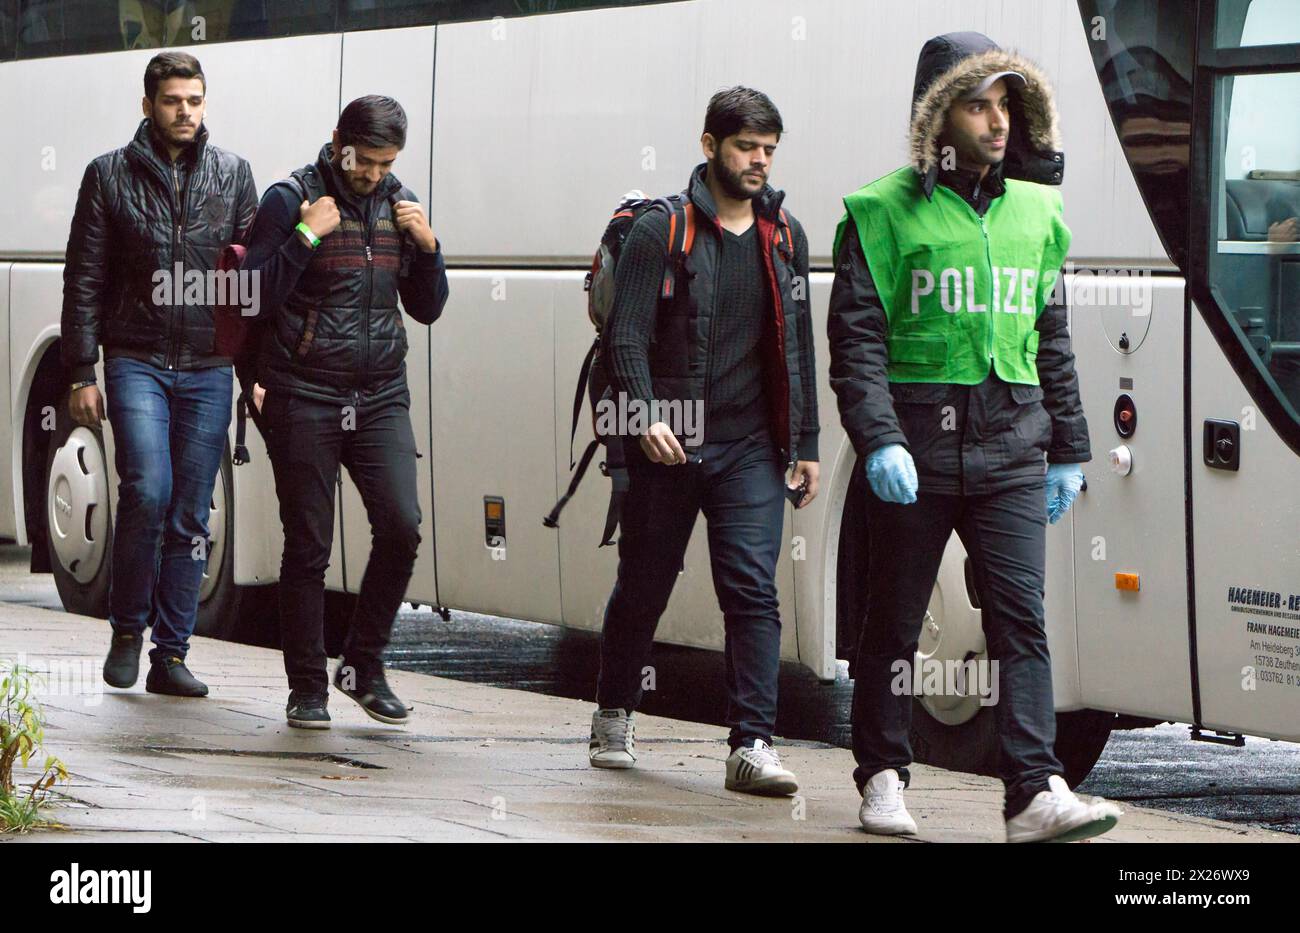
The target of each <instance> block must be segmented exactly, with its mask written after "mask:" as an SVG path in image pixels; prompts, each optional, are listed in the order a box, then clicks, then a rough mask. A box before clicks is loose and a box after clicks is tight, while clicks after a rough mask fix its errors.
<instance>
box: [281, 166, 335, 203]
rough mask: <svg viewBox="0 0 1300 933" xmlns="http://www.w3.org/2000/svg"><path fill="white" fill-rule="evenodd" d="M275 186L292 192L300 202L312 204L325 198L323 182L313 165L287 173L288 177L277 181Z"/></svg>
mask: <svg viewBox="0 0 1300 933" xmlns="http://www.w3.org/2000/svg"><path fill="white" fill-rule="evenodd" d="M276 184H277V185H284V186H285V187H287V188H290V189H292V190H293V192H294V194H296V195H297V196H298V198H299V199H300V200H303V201H307V202H308V203H310V204H314V203H315V202H317V201H319V200H320V199H321V198H323V197H325V194H326V191H325V180H324V179H323V178H321V177H320V172H318V171H317V170H316V166H314V165H304V166H303V167H302V168H296V169H294V170H293V171H292V172H290V173H289V177H288V178H286V179H284V180H282V181H277V182H276Z"/></svg>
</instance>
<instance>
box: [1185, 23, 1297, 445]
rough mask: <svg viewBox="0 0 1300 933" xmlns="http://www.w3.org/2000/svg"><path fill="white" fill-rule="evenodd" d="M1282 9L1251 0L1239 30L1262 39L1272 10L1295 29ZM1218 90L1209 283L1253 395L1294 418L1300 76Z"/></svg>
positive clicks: (1219, 82)
mask: <svg viewBox="0 0 1300 933" xmlns="http://www.w3.org/2000/svg"><path fill="white" fill-rule="evenodd" d="M1284 6H1286V4H1280V3H1273V2H1271V0H1256V2H1255V3H1254V4H1252V6H1251V9H1250V16H1249V17H1247V19H1246V21H1245V27H1246V28H1245V30H1244V31H1243V32H1242V35H1243V36H1251V35H1255V36H1259V35H1261V34H1262V33H1263V32H1264V29H1263V27H1262V26H1261V25H1259V24H1260V23H1261V22H1263V21H1262V20H1261V19H1259V18H1258V17H1257V14H1260V13H1263V12H1267V11H1269V10H1272V11H1275V12H1279V18H1278V22H1277V23H1276V26H1277V27H1278V29H1275V30H1274V31H1273V35H1274V36H1280V35H1281V33H1282V32H1286V31H1287V30H1288V29H1289V30H1290V31H1292V32H1294V30H1295V24H1294V23H1292V21H1291V19H1292V18H1291V17H1289V16H1281V15H1280V10H1281V8H1282V7H1284ZM1292 12H1294V7H1292ZM1222 19H1223V17H1222V14H1220V16H1219V17H1218V20H1219V22H1220V23H1222ZM1252 26H1254V27H1255V29H1254V31H1253V32H1252V29H1251V27H1252ZM1279 30H1281V32H1279ZM1216 38H1217V39H1221V38H1222V36H1221V34H1216ZM1214 88H1215V99H1214V107H1213V111H1212V112H1213V114H1214V118H1213V121H1212V127H1213V129H1212V130H1211V138H1210V151H1211V158H1212V166H1213V169H1212V178H1211V185H1210V189H1209V190H1210V192H1211V195H1212V202H1211V210H1212V212H1213V213H1212V214H1211V216H1210V223H1209V226H1208V231H1209V233H1210V238H1211V243H1210V249H1209V251H1208V260H1209V261H1208V268H1207V271H1208V285H1209V287H1210V291H1211V294H1213V295H1214V297H1215V299H1216V302H1215V303H1216V304H1217V305H1218V306H1219V311H1220V312H1221V313H1223V314H1224V315H1225V316H1226V317H1227V318H1228V322H1229V324H1230V328H1231V330H1232V332H1233V334H1235V335H1236V337H1237V340H1238V341H1239V342H1240V344H1241V346H1242V349H1243V350H1244V352H1245V355H1246V359H1247V360H1248V361H1249V363H1250V364H1251V366H1252V367H1253V368H1254V369H1255V371H1256V372H1257V373H1258V375H1259V376H1260V379H1259V380H1258V382H1257V383H1256V391H1266V392H1270V393H1272V394H1273V395H1274V396H1275V397H1276V399H1277V401H1278V402H1280V403H1281V407H1282V410H1283V411H1284V412H1286V413H1287V414H1288V415H1290V417H1291V419H1292V420H1293V421H1296V422H1298V423H1300V415H1297V412H1300V121H1298V120H1297V119H1296V114H1297V111H1298V110H1300V72H1298V71H1275V72H1272V73H1266V74H1238V75H1221V76H1219V77H1218V78H1217V79H1216V80H1215V82H1214Z"/></svg>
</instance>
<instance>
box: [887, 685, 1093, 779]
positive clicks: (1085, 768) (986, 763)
mask: <svg viewBox="0 0 1300 933" xmlns="http://www.w3.org/2000/svg"><path fill="white" fill-rule="evenodd" d="M1114 722H1115V714H1114V713H1102V712H1098V711H1097V710H1091V709H1084V710H1076V711H1073V712H1069V713H1057V714H1056V746H1055V751H1056V757H1057V760H1059V761H1060V762H1061V767H1062V769H1063V772H1064V773H1063V775H1062V776H1063V777H1064V778H1065V781H1066V783H1067V784H1069V785H1070V787H1072V788H1074V787H1078V786H1079V785H1080V784H1082V783H1083V781H1084V779H1085V778H1087V777H1088V774H1089V772H1091V771H1092V769H1093V766H1094V765H1096V764H1097V761H1098V759H1100V758H1101V753H1102V751H1103V750H1104V749H1105V748H1106V740H1107V739H1109V738H1110V733H1111V728H1112V726H1113V725H1114ZM909 738H910V741H911V743H912V755H913V757H914V758H915V759H916V760H917V761H919V762H922V763H924V764H927V765H933V766H934V767H938V768H943V769H945V770H948V771H965V772H967V773H969V774H983V775H986V776H988V777H997V776H998V731H997V713H996V711H995V710H994V709H993V707H986V708H984V709H981V710H980V711H979V713H978V714H977V715H976V716H975V718H974V719H971V720H970V721H969V722H965V723H963V724H961V725H960V726H945V725H944V724H943V723H941V722H939V721H938V720H937V719H935V718H934V717H933V716H931V715H930V714H929V713H928V712H926V710H925V707H924V706H922V705H921V704H920V703H919V702H916V701H913V703H912V728H911V732H910V733H909Z"/></svg>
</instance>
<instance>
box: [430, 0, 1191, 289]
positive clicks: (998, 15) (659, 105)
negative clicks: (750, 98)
mask: <svg viewBox="0 0 1300 933" xmlns="http://www.w3.org/2000/svg"><path fill="white" fill-rule="evenodd" d="M956 29H978V30H983V31H985V32H986V33H988V34H989V35H991V36H993V37H994V38H996V39H997V40H998V41H999V42H1001V43H1002V44H1003V45H1005V46H1006V47H1009V48H1017V49H1021V50H1024V51H1025V53H1026V54H1027V55H1029V57H1031V58H1032V59H1033V60H1035V61H1036V62H1038V63H1039V64H1040V66H1041V67H1042V68H1043V69H1044V71H1045V72H1046V74H1047V75H1048V76H1049V78H1051V79H1052V80H1053V81H1054V82H1056V91H1057V100H1058V109H1059V110H1060V113H1061V126H1062V132H1063V135H1064V146H1065V151H1066V153H1067V158H1066V171H1065V181H1064V185H1063V187H1062V194H1063V196H1064V200H1065V216H1066V220H1067V222H1068V223H1069V224H1070V227H1071V229H1072V230H1073V231H1074V245H1073V247H1072V250H1071V253H1072V255H1073V256H1074V257H1076V259H1077V258H1079V257H1089V258H1099V257H1100V258H1105V259H1108V260H1109V259H1111V258H1116V257H1118V258H1120V259H1122V260H1124V261H1125V262H1130V263H1136V264H1140V265H1150V264H1152V263H1155V264H1157V265H1160V266H1165V267H1168V266H1169V261H1168V259H1167V258H1166V256H1165V254H1164V251H1163V249H1162V248H1161V247H1160V243H1159V240H1158V238H1157V237H1156V235H1155V231H1154V228H1153V227H1152V225H1151V221H1150V219H1149V218H1148V216H1147V213H1146V210H1145V208H1144V207H1143V204H1142V200H1141V198H1140V197H1139V196H1138V193H1137V189H1136V186H1135V184H1134V182H1133V179H1132V177H1131V175H1130V173H1129V172H1128V171H1126V170H1125V168H1124V165H1123V157H1122V154H1121V153H1120V149H1119V144H1118V142H1117V141H1116V140H1115V134H1114V130H1113V129H1112V128H1111V126H1110V122H1109V116H1108V114H1107V112H1106V107H1105V103H1104V101H1103V99H1102V95H1101V93H1100V91H1099V89H1098V86H1097V79H1096V75H1095V74H1094V72H1093V69H1092V64H1091V60H1090V58H1089V56H1088V50H1087V42H1088V38H1087V36H1086V35H1085V34H1084V32H1083V31H1082V30H1081V29H1080V28H1079V22H1078V11H1077V9H1076V8H1075V6H1074V4H1073V3H1067V2H1062V3H1060V4H1044V3H1036V2H1014V3H998V4H993V3H987V4H955V3H935V4H927V5H925V6H924V7H917V8H916V9H914V10H911V11H910V12H909V15H908V16H907V17H900V16H899V15H898V11H897V7H896V5H895V4H893V3H890V2H886V0H855V2H853V3H834V4H830V3H828V4H821V5H818V6H816V7H813V8H810V9H809V10H807V11H805V10H802V9H798V8H795V7H791V5H790V4H789V3H786V2H783V0H707V2H695V3H681V4H666V5H662V6H657V5H656V6H645V7H631V8H623V9H607V10H595V11H589V12H580V13H567V14H556V15H550V16H538V17H531V18H525V19H519V20H506V21H504V22H501V23H487V22H483V23H458V24H451V25H444V26H440V27H439V33H438V63H437V68H438V81H437V108H436V114H435V132H434V147H435V152H434V168H435V171H434V179H433V186H434V189H433V190H434V195H435V199H436V201H437V204H438V209H439V216H440V217H441V218H442V219H443V222H444V223H446V224H447V225H448V228H449V229H454V230H455V237H456V240H455V242H456V248H457V257H456V258H457V261H459V262H475V263H483V264H487V263H493V262H496V263H507V264H515V263H531V262H536V261H539V260H540V261H545V262H556V263H558V262H565V263H575V262H581V261H589V259H590V256H591V253H592V252H593V251H594V248H595V244H596V242H597V241H598V239H599V237H600V232H601V229H602V225H603V222H604V220H605V219H607V218H608V216H609V214H610V212H611V211H612V209H613V207H614V206H615V205H616V204H617V203H618V200H619V198H620V197H622V195H623V194H624V193H625V192H627V191H628V190H629V189H634V188H635V189H640V190H643V191H645V192H646V193H647V194H651V195H659V194H669V193H672V192H676V191H680V190H681V189H682V188H683V187H684V186H685V184H686V181H687V178H688V175H689V172H690V170H691V168H692V167H693V166H695V165H697V164H698V163H699V162H701V161H702V160H703V156H702V155H701V152H700V144H699V138H700V135H701V132H702V129H703V122H704V116H703V114H704V107H705V105H706V103H707V101H708V99H709V96H710V95H711V94H712V93H713V92H714V91H716V90H718V89H720V88H723V87H726V86H728V85H732V84H738V83H741V84H743V83H748V84H750V85H751V86H754V87H759V88H762V89H763V90H764V91H765V92H766V93H768V94H769V96H770V97H771V98H772V100H773V102H774V103H775V104H776V105H777V107H778V108H780V109H781V110H782V117H783V119H784V121H785V127H786V135H785V136H784V137H783V140H782V144H781V145H780V147H779V148H778V150H777V155H776V161H775V167H774V170H773V172H772V183H773V184H774V185H775V186H776V187H778V188H784V189H785V190H786V191H787V192H788V201H787V204H786V206H787V207H788V208H789V209H790V210H791V211H792V212H793V213H794V214H795V215H796V216H797V217H798V218H799V219H800V220H801V221H802V222H803V225H804V228H805V230H806V231H807V234H808V240H809V245H810V249H811V255H812V257H813V260H814V262H816V263H823V264H824V263H828V262H829V261H830V258H831V257H830V250H831V241H832V237H833V235H834V232H835V227H836V224H837V223H838V222H839V219H840V216H841V215H842V214H843V206H842V204H841V199H842V198H843V197H844V195H846V194H848V193H849V192H851V191H853V190H855V189H857V188H858V187H860V186H862V185H864V184H866V183H867V182H869V181H872V180H873V179H875V178H878V177H880V176H881V175H884V174H886V173H888V172H890V171H892V170H894V169H896V168H897V167H898V166H899V165H901V164H903V162H904V161H905V160H906V157H907V120H908V113H909V108H910V102H911V94H912V79H913V74H914V71H915V68H916V56H917V54H918V52H919V51H920V48H921V46H922V44H923V43H924V42H925V40H926V39H928V38H929V37H931V36H933V35H936V34H939V33H943V32H949V31H952V30H956ZM868 52H869V53H868ZM575 160H577V161H578V162H580V164H581V166H582V168H581V171H580V172H578V173H577V174H575V173H574V171H573V168H574V164H575ZM1099 205H1101V206H1104V210H1099V209H1098V207H1099ZM525 209H526V212H527V215H528V219H527V220H523V221H520V219H519V218H520V215H521V212H523V211H525Z"/></svg>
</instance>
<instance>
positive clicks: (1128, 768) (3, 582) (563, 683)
mask: <svg viewBox="0 0 1300 933" xmlns="http://www.w3.org/2000/svg"><path fill="white" fill-rule="evenodd" d="M27 562H28V551H27V549H26V548H19V547H17V546H14V545H0V600H2V601H5V602H12V603H22V604H26V605H32V606H40V607H44V608H49V609H61V608H62V605H61V604H60V602H59V598H58V593H57V592H56V590H55V588H54V582H53V578H52V577H50V576H49V575H48V574H37V575H33V574H30V573H28V572H27V566H28V563H27ZM107 641H108V635H107V631H106V632H105V646H107ZM388 662H389V663H390V664H391V665H392V666H394V667H397V668H401V669H403V670H410V671H418V672H421V673H426V674H435V675H437V676H440V677H450V678H456V679H460V680H465V681H471V682H474V683H482V684H489V685H492V686H499V687H510V688H514V689H519V690H529V691H533V692H536V693H542V694H550V695H553V696H563V697H570V698H575V699H584V700H591V699H593V697H594V695H595V683H596V673H597V670H598V668H599V655H598V639H597V637H596V636H595V635H594V634H591V633H588V632H579V631H573V630H567V629H562V628H557V627H555V626H550V625H543V624H537V623H532V622H521V621H516V620H511V619H500V618H496V617H492V616H482V615H477V614H475V613H468V612H453V613H452V617H451V619H450V621H446V622H444V621H443V620H442V619H441V618H440V617H439V616H438V615H436V614H435V613H433V612H432V611H430V610H427V609H424V610H412V609H411V608H410V607H409V606H404V607H403V611H402V612H401V614H400V615H399V617H398V621H397V624H396V626H395V628H394V636H393V643H392V645H391V646H390V650H389V656H388ZM654 664H655V669H656V678H657V683H656V689H655V690H654V691H653V692H651V693H648V694H647V695H646V700H645V703H644V705H643V709H644V711H645V712H646V713H648V714H651V715H657V716H667V717H671V718H674V719H684V720H691V721H696V722H708V723H714V724H721V723H722V712H723V710H724V709H725V694H724V691H723V665H722V655H721V654H719V653H715V652H710V651H701V650H697V649H692V648H676V647H672V646H658V647H656V649H655V658H654ZM852 692H853V684H852V682H851V681H850V680H849V679H848V676H847V672H846V671H845V670H844V669H843V667H842V669H841V671H840V672H839V676H838V678H837V679H836V682H835V683H833V684H823V683H821V682H820V681H818V680H817V679H816V678H815V677H813V676H812V674H811V673H810V672H809V671H808V670H807V669H805V668H803V667H801V666H799V665H797V664H784V665H782V671H781V685H780V695H781V705H780V716H779V718H778V721H777V733H778V735H780V736H783V737H786V738H791V739H806V740H812V741H821V742H829V743H833V744H837V745H841V746H845V747H847V746H848V744H849V707H850V701H851V698H852ZM844 779H845V781H846V782H847V781H848V780H850V776H849V775H848V774H847V773H846V774H845V776H844ZM1079 789H1080V791H1081V792H1086V793H1089V794H1097V795H1100V796H1104V797H1108V798H1110V799H1112V800H1117V801H1121V802H1123V801H1128V802H1131V803H1133V804H1135V805H1141V806H1146V807H1154V808H1158V809H1165V810H1172V811H1177V812H1180V813H1188V814H1194V815H1196V816H1203V817H1208V818H1212V819H1218V820H1225V821H1229V822H1237V823H1243V824H1250V825H1256V826H1263V827H1266V828H1269V829H1274V830H1279V831H1282V832H1289V833H1296V834H1300V745H1297V744H1292V743H1288V742H1271V741H1268V740H1265V739H1255V738H1247V740H1246V745H1245V747H1244V748H1230V747H1225V746H1218V745H1210V744H1207V743H1201V742H1192V741H1191V740H1190V739H1189V738H1188V730H1187V727H1186V726H1181V725H1170V724H1167V725H1162V726H1157V727H1155V728H1150V729H1139V730H1131V731H1123V732H1115V733H1113V734H1112V735H1111V738H1110V742H1109V743H1108V744H1107V746H1106V749H1105V751H1104V752H1103V754H1102V757H1101V760H1100V761H1099V762H1098V763H1097V766H1096V767H1095V768H1094V769H1093V771H1092V774H1091V775H1090V776H1089V777H1088V779H1087V780H1086V781H1085V782H1084V783H1083V785H1082V786H1081V787H1080V788H1079Z"/></svg>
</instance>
